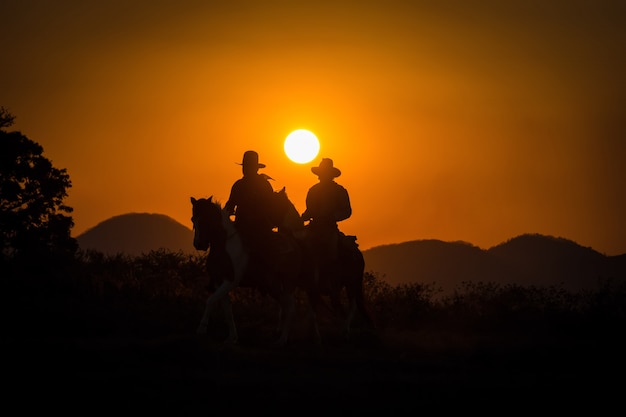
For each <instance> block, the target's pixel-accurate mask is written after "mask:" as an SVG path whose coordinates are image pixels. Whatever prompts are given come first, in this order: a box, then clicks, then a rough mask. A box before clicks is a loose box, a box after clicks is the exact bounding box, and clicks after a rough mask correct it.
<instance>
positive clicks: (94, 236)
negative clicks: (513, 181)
mask: <svg viewBox="0 0 626 417" xmlns="http://www.w3.org/2000/svg"><path fill="white" fill-rule="evenodd" d="M76 239H77V240H78V244H79V245H80V247H81V248H82V249H95V250H98V251H100V252H103V253H106V254H111V255H115V254H117V253H126V254H129V255H133V256H135V255H140V254H142V253H148V252H150V251H152V250H159V249H167V250H170V251H174V252H177V251H182V252H184V253H197V251H196V250H195V249H194V247H193V231H192V230H191V229H189V228H188V227H186V226H184V225H182V224H180V223H178V222H177V221H175V220H174V219H172V218H171V217H168V216H166V215H163V214H149V213H130V214H124V215H120V216H116V217H112V218H110V219H108V220H105V221H103V222H102V223H100V224H98V225H97V226H95V227H93V228H92V229H89V230H87V231H86V232H85V233H83V234H81V235H79V236H77V238H76ZM363 256H364V257H365V270H366V271H367V272H371V273H374V274H376V275H377V276H378V277H379V278H381V279H384V280H385V281H386V282H388V283H389V284H391V285H398V284H410V283H423V284H435V285H436V287H440V288H441V289H442V290H443V291H444V293H446V294H447V293H450V292H452V291H453V290H454V289H455V288H456V287H458V286H459V285H460V284H461V283H462V282H463V281H473V282H495V283H500V284H507V283H514V284H519V285H524V286H528V285H535V286H553V285H554V286H561V285H562V286H563V287H564V288H565V289H569V290H574V291H578V290H581V289H594V288H596V287H597V285H598V283H599V281H600V280H601V279H606V278H615V279H618V280H621V281H622V282H623V281H626V254H624V255H620V256H606V255H603V254H601V253H599V252H597V251H595V250H593V249H591V248H587V247H583V246H581V245H579V244H577V243H576V242H573V241H571V240H567V239H563V238H555V237H552V236H544V235H539V234H525V235H520V236H517V237H515V238H512V239H510V240H508V241H506V242H504V243H501V244H499V245H497V246H494V247H492V248H490V249H488V250H484V249H481V248H479V247H477V246H474V245H472V244H470V243H467V242H444V241H441V240H435V239H431V240H414V241H409V242H404V243H397V244H390V245H382V246H376V247H373V248H370V249H367V250H364V251H363Z"/></svg>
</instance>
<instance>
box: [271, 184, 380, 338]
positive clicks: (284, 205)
mask: <svg viewBox="0 0 626 417" xmlns="http://www.w3.org/2000/svg"><path fill="white" fill-rule="evenodd" d="M273 212H274V215H275V217H276V219H275V221H276V222H277V224H278V230H283V231H286V232H288V233H291V234H292V235H293V236H294V238H295V239H296V241H297V242H298V243H299V244H300V246H301V248H302V251H303V256H302V271H301V278H300V283H301V286H302V287H303V289H304V290H305V291H306V292H307V295H308V298H309V302H310V304H311V307H312V314H313V316H314V317H313V319H314V325H315V326H316V333H317V335H316V336H317V337H318V338H319V329H318V328H317V320H316V318H315V316H316V315H317V312H319V308H320V307H321V306H323V302H322V297H323V296H327V297H328V298H329V300H330V303H331V307H332V310H333V313H334V314H335V316H339V317H343V319H344V321H343V331H344V335H345V337H346V338H348V337H349V336H350V332H351V326H352V322H353V320H354V318H355V317H356V314H357V313H358V314H360V315H361V317H362V318H363V319H364V320H365V323H366V325H368V326H370V327H373V321H372V318H371V316H370V314H369V312H368V311H367V308H366V306H365V296H364V291H363V280H364V273H365V260H364V258H363V253H362V252H361V250H360V249H359V247H358V244H357V243H356V237H355V236H346V235H343V234H341V242H340V245H339V251H338V258H337V259H334V260H329V261H327V262H323V263H322V262H317V261H316V260H315V259H316V258H315V256H314V254H313V252H312V249H311V245H310V242H309V241H308V234H307V228H308V226H306V225H305V224H304V221H303V220H302V218H301V217H300V215H299V214H298V210H297V209H296V208H295V206H294V205H293V203H292V202H291V200H289V198H288V196H287V192H286V191H285V187H283V188H282V189H281V190H280V191H277V192H275V200H274V207H273ZM344 290H345V293H346V296H347V299H348V311H347V312H346V311H345V309H344V307H343V304H342V302H341V294H342V291H344Z"/></svg>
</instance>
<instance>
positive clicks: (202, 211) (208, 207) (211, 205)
mask: <svg viewBox="0 0 626 417" xmlns="http://www.w3.org/2000/svg"><path fill="white" fill-rule="evenodd" d="M191 206H192V208H191V222H192V223H193V232H194V234H193V246H194V248H196V249H197V250H207V249H209V246H211V241H213V240H214V239H215V234H216V233H217V232H218V231H219V230H222V229H223V228H222V227H221V222H222V215H221V207H220V206H219V204H218V203H216V202H214V201H213V196H211V197H209V198H199V199H196V198H194V197H191Z"/></svg>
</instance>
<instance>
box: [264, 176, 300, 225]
mask: <svg viewBox="0 0 626 417" xmlns="http://www.w3.org/2000/svg"><path fill="white" fill-rule="evenodd" d="M270 211H271V216H272V219H273V222H274V224H276V225H277V226H278V231H288V232H292V233H295V232H297V231H300V230H302V229H303V228H304V221H302V218H301V217H300V214H299V213H298V210H297V209H296V206H295V205H294V204H293V203H292V202H291V200H290V199H289V196H288V195H287V191H286V189H285V187H283V188H281V189H280V190H278V191H276V192H274V200H273V206H272V208H271V210H270Z"/></svg>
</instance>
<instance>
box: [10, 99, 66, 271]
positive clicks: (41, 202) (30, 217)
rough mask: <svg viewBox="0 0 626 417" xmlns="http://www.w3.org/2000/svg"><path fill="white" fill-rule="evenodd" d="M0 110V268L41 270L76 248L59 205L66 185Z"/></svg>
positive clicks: (58, 171) (62, 176)
mask: <svg viewBox="0 0 626 417" xmlns="http://www.w3.org/2000/svg"><path fill="white" fill-rule="evenodd" d="M13 120H14V116H12V115H11V114H10V113H9V112H8V111H7V110H6V109H4V108H0V256H1V257H2V264H3V265H5V264H9V261H15V260H17V261H19V264H20V265H21V267H22V268H23V267H26V266H30V267H31V268H32V267H34V266H42V267H44V268H45V267H48V266H49V265H50V263H54V262H57V263H58V262H59V261H60V260H62V259H64V258H67V257H72V256H73V254H74V253H75V251H76V250H77V248H78V246H77V244H76V241H75V239H73V238H72V237H71V236H70V230H71V228H72V227H73V225H74V223H73V220H72V217H71V216H70V215H69V214H70V213H71V212H72V208H71V207H68V206H67V205H65V204H64V203H63V200H64V199H65V198H66V197H67V190H68V188H70V187H71V181H70V178H69V175H68V174H67V171H66V170H65V169H58V168H55V167H54V166H53V165H52V162H51V161H50V160H49V159H47V158H46V157H44V156H43V148H42V146H41V145H39V144H38V143H36V142H34V141H32V140H30V139H29V138H27V137H26V136H24V135H23V134H21V133H20V132H15V131H14V132H8V131H6V130H5V128H6V127H8V126H10V125H11V124H12V123H13Z"/></svg>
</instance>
